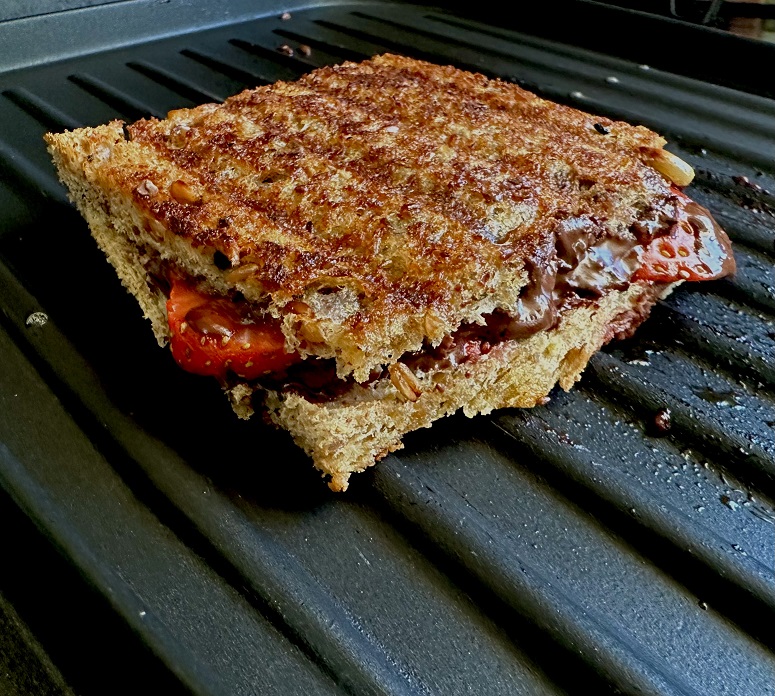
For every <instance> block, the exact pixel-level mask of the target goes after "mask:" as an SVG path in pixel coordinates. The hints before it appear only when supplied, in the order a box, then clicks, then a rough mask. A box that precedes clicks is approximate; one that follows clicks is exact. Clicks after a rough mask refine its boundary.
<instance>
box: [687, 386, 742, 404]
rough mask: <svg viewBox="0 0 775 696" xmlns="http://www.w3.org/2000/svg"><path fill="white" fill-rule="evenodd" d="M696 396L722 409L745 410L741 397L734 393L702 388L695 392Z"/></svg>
mask: <svg viewBox="0 0 775 696" xmlns="http://www.w3.org/2000/svg"><path fill="white" fill-rule="evenodd" d="M693 391H694V393H695V395H696V396H699V397H700V398H701V399H702V400H703V401H707V402H708V403H711V404H714V405H715V406H719V407H721V408H734V409H742V408H745V406H743V405H742V404H741V403H740V397H739V396H738V395H737V394H735V393H734V392H733V391H720V390H716V389H711V388H710V387H702V388H700V389H694V390H693Z"/></svg>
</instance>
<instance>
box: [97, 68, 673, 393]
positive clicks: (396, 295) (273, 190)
mask: <svg viewBox="0 0 775 696" xmlns="http://www.w3.org/2000/svg"><path fill="white" fill-rule="evenodd" d="M595 123H602V124H603V125H605V126H606V128H608V129H609V131H610V133H609V135H606V136H605V137H603V136H601V135H600V134H599V133H598V132H597V131H596V130H595V129H594V124H595ZM129 131H130V133H131V136H132V141H131V142H129V143H120V144H119V145H118V147H117V148H116V150H117V151H124V150H125V151H127V152H129V151H131V152H132V153H134V154H133V155H130V157H132V158H133V159H135V161H136V162H137V163H138V164H139V166H138V167H137V168H136V170H134V171H130V170H128V168H127V167H126V159H125V156H124V155H122V154H120V155H119V156H116V157H114V161H111V162H110V163H109V164H108V165H107V166H108V167H110V168H111V171H110V173H109V175H110V176H111V177H112V178H113V179H114V181H115V182H117V183H118V185H119V186H121V187H124V188H127V189H129V191H131V195H132V197H133V199H134V204H135V205H136V206H138V207H140V208H141V209H144V210H145V211H146V212H147V213H149V214H150V216H151V217H153V218H156V219H158V220H160V221H162V223H163V224H164V226H165V227H166V228H167V229H168V230H169V231H171V232H172V233H173V234H174V235H176V236H177V237H179V238H182V239H186V240H189V241H190V243H191V244H192V245H193V247H194V248H195V249H196V250H200V252H201V253H202V254H203V255H205V256H207V255H209V256H212V254H213V252H214V251H216V250H217V251H219V252H221V253H222V254H224V255H225V256H226V257H227V258H228V259H229V262H230V263H231V265H232V269H230V270H226V271H221V270H219V269H215V268H214V269H213V274H214V276H215V275H217V276H218V278H225V279H226V281H225V282H227V283H228V278H229V275H228V274H229V273H232V274H233V275H232V277H239V285H238V287H239V289H240V290H241V291H243V293H244V294H245V295H246V296H248V297H249V298H251V299H254V300H260V301H263V302H265V303H266V306H267V307H268V310H269V311H270V312H272V313H273V314H274V315H275V316H283V315H284V314H287V312H288V310H287V309H285V308H286V305H287V306H291V305H290V304H289V303H290V302H291V301H293V300H296V301H298V300H303V301H308V303H309V304H310V305H311V306H313V307H316V308H318V312H319V314H318V316H316V317H315V319H316V320H317V321H318V324H321V322H322V324H321V326H318V327H317V328H319V329H320V331H319V332H317V333H319V335H320V338H321V341H320V342H317V343H310V342H309V341H305V340H304V337H303V334H302V332H301V330H300V329H301V327H302V326H304V325H305V323H306V322H307V321H309V319H308V318H307V317H292V318H291V319H289V320H286V321H285V323H284V327H285V330H286V335H287V338H288V341H289V343H290V344H291V346H292V347H294V348H296V349H299V350H301V352H303V353H304V352H307V353H310V354H316V355H323V356H326V357H336V358H337V360H338V364H339V371H340V373H341V374H346V373H348V372H350V371H352V370H354V371H355V376H356V379H365V378H366V376H367V375H368V372H369V371H370V369H371V368H372V367H375V366H376V365H378V364H382V363H386V362H390V361H392V360H395V359H396V358H397V357H398V356H400V355H401V354H402V353H404V352H406V351H410V350H416V349H418V348H419V347H420V346H421V344H422V342H423V340H424V339H425V338H426V337H427V334H426V331H425V327H426V325H427V321H426V317H427V316H429V315H432V316H434V317H435V318H436V319H437V320H438V321H439V322H441V323H442V324H443V325H444V326H445V327H446V329H447V331H451V330H453V329H454V328H455V327H457V326H458V325H459V324H460V323H462V322H464V321H469V322H470V321H476V320H477V319H478V318H480V317H481V315H482V314H486V313H488V312H491V311H493V310H494V309H503V310H504V311H508V310H509V309H510V308H511V307H513V306H514V305H515V303H516V300H517V298H518V295H519V291H520V288H521V287H522V286H523V285H524V283H525V282H526V280H527V278H526V273H525V272H524V262H525V258H526V257H527V256H528V255H529V254H530V253H531V251H532V250H533V249H535V248H538V247H540V246H541V245H542V244H543V243H545V242H546V240H547V239H548V238H549V237H550V236H552V235H554V226H555V224H556V221H557V220H558V219H563V218H564V217H568V216H571V215H581V214H587V215H590V216H592V217H594V218H595V219H596V220H598V221H599V224H600V225H601V228H610V229H614V230H621V229H626V228H627V227H628V226H629V224H630V223H631V222H632V221H633V219H634V218H635V216H636V215H637V214H638V213H639V212H640V211H641V210H643V209H644V208H645V207H647V205H648V204H649V203H650V202H652V201H653V200H654V199H655V198H660V197H663V196H665V195H667V192H668V190H669V189H668V185H667V183H666V182H665V181H664V180H663V179H662V178H661V177H660V176H658V175H657V174H656V173H655V172H654V170H653V169H651V168H650V167H648V166H647V165H646V164H644V162H643V161H642V159H641V157H642V158H643V159H645V154H642V153H645V152H646V151H648V150H650V149H651V150H653V148H658V147H660V146H661V145H662V144H663V142H664V141H663V140H662V139H661V138H660V137H659V136H657V135H656V134H654V133H652V132H650V131H648V130H647V129H645V128H641V127H633V126H629V125H627V124H623V123H614V122H611V121H609V120H607V119H601V118H599V117H593V116H589V115H586V114H583V113H581V112H579V111H576V110H574V109H570V108H567V107H563V106H559V105H557V104H553V103H551V102H547V101H544V100H541V99H539V98H537V97H536V96H534V95H532V94H531V93H529V92H526V91H524V90H522V89H521V88H519V87H517V86H515V85H511V84H508V83H504V82H500V81H495V80H488V79H487V78H485V77H483V76H481V75H474V74H471V73H467V72H462V71H459V70H456V69H454V68H452V67H440V66H435V65H431V64H428V63H423V62H419V61H414V60H411V59H408V58H400V57H396V56H382V57H378V58H375V59H374V60H372V61H367V62H365V63H360V64H353V63H345V64H344V65H340V66H336V67H332V68H323V69H321V70H317V71H315V72H313V73H311V74H309V75H306V76H304V77H302V78H301V79H300V80H299V81H297V82H294V83H282V82H281V83H276V84H274V85H271V86H267V87H261V88H258V89H256V90H250V91H246V92H243V93H241V94H239V95H237V96H235V97H232V98H231V99H229V100H227V101H226V102H225V103H224V104H223V105H212V104H210V105H204V106H201V107H198V108H196V109H190V110H179V111H176V112H172V113H171V114H170V117H169V118H168V119H167V120H164V121H158V120H153V119H152V120H146V121H139V122H138V123H136V124H134V125H133V126H130V127H129ZM143 161H145V162H147V165H146V166H142V164H140V163H142V162H143ZM146 179H148V180H151V181H152V182H153V183H154V184H155V185H156V186H157V187H158V188H159V193H158V195H156V196H149V195H143V194H142V193H141V192H138V191H137V187H138V185H140V184H141V183H142V181H144V180H146ZM178 180H180V181H182V182H184V183H185V184H186V185H187V186H189V187H190V189H191V190H192V191H193V192H194V193H193V194H192V196H191V198H192V200H191V202H185V201H183V202H181V201H180V200H179V198H180V197H178V199H176V198H175V197H174V196H172V195H171V193H170V190H169V182H174V181H178ZM241 268H242V269H243V272H242V273H240V269H241ZM244 269H248V270H247V271H244ZM221 282H224V281H221ZM321 293H323V294H327V295H334V298H330V299H329V301H328V304H327V305H326V302H321V301H320V298H319V297H317V296H318V295H320V294H321ZM313 296H315V300H314V301H311V302H310V301H309V300H310V299H311V298H312V297H313ZM337 297H341V302H337V301H335V300H336V298H337ZM324 305H325V306H328V307H329V309H330V313H329V315H328V316H327V315H326V314H325V311H326V310H325V306H324ZM306 333H309V332H306ZM437 340H440V339H437Z"/></svg>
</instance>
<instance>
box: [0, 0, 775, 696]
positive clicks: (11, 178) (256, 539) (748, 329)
mask: <svg viewBox="0 0 775 696" xmlns="http://www.w3.org/2000/svg"><path fill="white" fill-rule="evenodd" d="M282 44H287V45H288V46H290V47H291V48H293V49H294V55H292V56H289V55H284V54H283V53H280V52H279V51H278V50H277V49H278V47H279V46H280V45H282ZM300 45H306V46H308V47H309V48H310V49H311V52H310V53H309V55H305V53H303V52H300V51H299V50H298V47H299V46H300ZM384 51H392V52H400V53H405V54H408V55H412V56H415V57H418V58H425V59H428V60H431V61H435V62H442V63H444V62H446V63H454V64H455V65H457V66H458V67H461V68H465V69H470V70H477V71H480V72H484V73H485V74H487V75H489V76H498V77H501V78H504V79H508V80H514V81H517V82H519V83H520V84H521V85H523V86H526V87H527V88H529V89H533V90H535V91H538V92H539V93H540V94H541V95H543V96H546V97H548V98H551V99H556V100H558V101H561V102H564V103H568V104H571V105H573V106H577V107H579V108H583V109H586V110H590V111H592V112H597V113H601V114H605V115H606V116H610V117H614V118H623V119H627V120H630V121H633V122H639V123H643V124H645V125H647V126H649V127H651V128H654V129H655V130H657V131H659V132H660V133H662V134H664V135H665V136H666V137H667V138H668V139H669V140H670V143H671V145H670V149H671V150H672V151H674V152H676V153H677V154H679V155H680V156H682V157H684V158H685V159H686V160H688V161H689V162H691V164H692V165H693V166H694V167H695V169H696V171H697V178H696V180H695V183H694V184H693V185H692V187H691V189H690V194H691V195H692V196H693V197H694V198H696V200H698V201H699V202H700V203H702V204H704V205H707V206H708V207H709V208H710V209H711V210H712V211H713V213H714V215H715V216H716V217H717V219H718V220H719V222H720V223H721V224H722V226H723V227H725V229H726V230H727V231H728V232H729V235H730V237H731V238H732V239H733V242H734V244H735V250H736V254H737V259H738V266H739V272H738V274H737V276H736V277H735V278H733V279H729V280H724V281H720V282H716V283H712V284H705V285H697V286H695V287H690V288H681V289H680V290H678V291H677V292H676V293H675V294H674V295H673V296H671V297H670V298H669V299H668V300H667V301H665V302H664V303H662V304H661V305H660V306H659V307H658V308H657V309H655V311H654V312H653V315H652V318H651V319H650V320H649V321H648V323H647V324H645V325H644V326H643V327H642V328H641V329H640V330H639V332H638V334H637V336H636V337H635V338H634V339H632V340H630V341H628V342H624V343H618V344H614V345H611V346H609V347H608V348H607V349H606V350H605V351H604V352H602V353H601V354H599V355H597V356H596V357H595V358H594V359H593V360H592V362H591V364H590V366H589V368H588V370H587V373H586V375H585V377H584V379H583V380H582V382H581V383H580V384H579V385H578V387H577V388H576V389H574V390H573V391H572V392H571V393H568V394H566V393H562V392H558V393H556V394H554V395H553V398H552V401H551V402H550V403H549V404H548V405H547V406H545V407H540V408H535V409H531V410H524V411H516V410H512V411H502V412H498V413H495V414H493V415H492V416H490V417H480V418H477V419H474V420H470V421H469V420H467V419H465V418H464V417H462V416H456V417H453V418H448V419H446V420H445V421H442V422H439V423H437V424H436V425H434V427H433V428H432V429H430V430H428V431H423V432H418V433H414V434H412V435H411V436H410V437H407V438H406V449H405V450H403V451H402V452H400V453H398V456H390V457H389V458H388V459H386V460H385V461H384V462H383V463H381V464H380V465H379V466H378V467H376V468H375V469H374V470H373V471H370V472H369V473H367V474H365V475H362V476H359V477H357V478H356V479H354V480H353V482H352V486H351V490H350V492H348V493H347V494H345V495H339V496H335V495H332V494H330V493H329V492H328V491H327V489H326V488H325V487H324V485H323V483H322V482H321V481H320V480H319V478H318V477H317V475H316V473H315V472H314V470H313V469H312V467H311V465H310V464H309V462H307V461H306V460H305V459H304V457H303V456H302V455H301V454H300V453H299V452H298V451H297V450H296V449H295V448H294V447H293V446H292V445H291V444H290V442H289V440H288V439H287V438H286V436H285V435H284V434H281V433H276V432H274V431H271V430H270V429H268V428H267V427H266V426H264V425H262V424H261V423H259V422H258V419H254V421H252V422H250V423H247V424H246V423H243V422H240V421H237V419H235V418H234V417H233V416H232V414H231V412H230V410H229V408H228V405H227V403H226V402H225V400H224V399H223V397H222V396H221V395H220V393H219V389H218V387H217V385H215V384H210V382H209V381H207V380H202V379H199V378H196V377H193V376H191V375H187V374H185V373H183V372H182V371H180V370H178V369H177V368H176V367H175V366H174V364H173V362H172V360H171V358H170V356H169V355H168V353H167V352H165V351H161V350H158V348H156V346H155V344H154V341H153V340H152V338H151V332H150V330H149V327H148V326H147V325H146V323H145V322H144V321H143V320H142V319H141V317H140V316H139V312H138V310H137V308H136V306H135V305H134V303H133V301H132V299H131V298H130V297H128V296H127V295H126V293H125V292H124V291H123V290H122V288H121V287H120V285H119V283H118V281H117V280H116V278H115V276H114V274H113V272H112V270H111V269H110V268H109V267H108V266H107V265H106V264H105V262H104V260H103V259H102V257H101V254H100V253H99V251H98V250H97V249H96V248H95V246H94V244H93V242H92V240H91V238H90V237H89V235H88V233H87V231H86V227H85V224H84V223H83V221H82V220H81V219H80V217H79V216H78V215H77V214H76V213H75V211H74V210H73V208H72V207H71V206H70V205H69V204H68V202H67V200H66V196H65V194H64V191H63V189H62V187H61V186H60V185H59V183H58V182H57V180H56V176H55V173H54V171H53V168H52V166H51V164H50V162H49V159H48V156H47V155H46V152H45V150H44V147H43V143H42V140H41V135H42V133H43V132H45V131H46V130H62V129H65V128H73V127H76V126H80V125H87V124H89V125H94V124H98V123H101V122H105V121H107V120H109V119H111V118H115V117H119V118H123V119H126V120H134V119H137V118H139V117H142V116H147V115H154V116H159V117H163V116H164V114H165V113H166V112H167V111H168V110H170V109H173V108H179V107H186V106H192V105H194V104H197V103H201V102H204V101H211V100H222V99H224V98H226V97H227V96H229V95H230V94H233V93H236V92H237V91H239V90H241V89H242V88H244V87H245V86H255V85H258V84H266V83H269V82H272V81H274V80H278V79H294V78H296V77H297V76H298V75H300V74H301V73H303V72H304V71H307V70H310V69H312V68H314V67H316V66H320V65H325V64H330V63H334V62H338V61H341V60H345V59H347V60H360V59H363V58H366V57H369V56H371V55H373V54H375V53H379V52H384ZM0 86H1V87H2V95H1V96H0V172H1V173H2V185H0V215H1V216H2V220H3V224H2V227H1V228H0V310H1V313H0V346H2V366H0V484H2V486H3V487H4V488H5V490H6V491H7V492H8V493H9V494H10V495H11V497H12V498H13V499H14V500H15V501H16V502H17V504H18V505H19V506H20V507H21V508H22V509H23V510H24V511H25V512H26V513H27V514H28V515H29V516H30V517H31V518H32V519H33V520H34V521H35V523H36V524H37V525H38V527H40V528H41V529H42V530H43V531H44V532H45V533H46V534H47V536H49V537H50V538H52V539H53V541H54V542H55V544H56V545H57V546H58V547H59V548H60V549H61V550H62V551H63V552H64V553H65V554H66V556H67V557H68V558H69V559H70V560H71V561H72V563H73V564H74V565H75V566H76V567H77V568H78V569H79V571H80V572H81V573H82V574H83V575H84V576H85V577H86V578H87V579H88V581H89V582H90V583H92V584H94V585H96V586H97V588H98V589H99V590H100V591H101V592H103V593H104V594H105V596H106V597H107V598H108V601H109V602H110V604H111V605H112V606H113V607H114V609H115V610H116V611H117V612H118V613H119V614H120V615H121V616H122V617H123V618H124V620H125V621H126V622H127V623H128V624H129V625H130V626H131V627H132V628H133V630H134V631H136V632H137V633H138V634H139V635H140V636H141V638H142V640H143V641H144V642H146V643H147V644H148V645H149V647H150V648H151V650H152V651H153V652H154V653H155V654H156V655H157V656H158V657H160V659H161V660H162V661H163V662H164V664H165V665H167V667H168V669H169V670H170V672H171V673H172V674H173V675H174V677H175V678H177V679H179V680H180V681H181V682H182V683H183V684H185V685H186V686H187V687H189V688H191V689H192V690H193V691H195V692H197V693H203V694H220V693H223V694H227V693H228V694H248V693H277V694H309V693H314V694H326V693H358V694H391V695H394V694H395V695H397V694H407V695H409V694H445V695H447V694H512V695H513V694H531V695H532V694H559V693H576V692H579V690H580V689H581V687H582V686H583V687H584V688H585V689H592V690H593V691H592V692H594V693H601V694H603V693H624V694H665V695H667V694H670V695H675V696H679V695H680V696H689V695H693V696H694V695H697V696H699V695H706V694H714V695H715V694H718V695H722V694H729V695H730V696H732V695H734V696H748V695H750V696H759V695H762V694H769V693H772V689H773V685H774V684H775V655H773V653H772V651H771V650H770V649H768V648H767V647H766V646H768V645H772V644H773V643H775V628H774V627H775V574H774V572H773V564H774V561H775V527H774V526H773V524H774V523H775V510H774V509H773V503H772V495H773V486H774V485H775V265H774V264H775V101H773V100H770V99H767V98H764V97H761V96H755V95H752V94H750V93H745V92H738V91H735V90H733V89H730V88H726V87H718V86H714V85H711V84H708V83H705V82H700V81H696V80H692V79H689V78H685V77H680V76H678V75H674V74H669V73H665V72H660V71H658V70H654V69H647V68H646V67H644V66H638V65H634V64H630V63H627V62H625V61H622V60H618V59H614V58H610V57H606V56H604V55H602V54H598V53H591V52H589V51H585V50H581V49H575V48H572V47H570V46H567V45H560V44H554V43H551V42H549V41H546V40H541V39H537V38H533V37H530V36H526V35H520V34H517V33H514V32H512V31H507V30H505V29H501V28H498V27H496V26H489V25H482V24H477V23H474V22H471V21H468V20H465V19H461V18H457V17H454V16H452V15H450V14H445V13H443V12H441V11H437V10H431V9H427V8H421V7H417V6H411V5H394V4H391V3H387V2H385V3H378V4H360V5H328V6H325V7H320V8H313V9H307V10H304V11H299V12H294V13H293V17H292V19H290V20H287V21H283V20H281V19H280V18H279V17H277V16H273V17H270V18H265V19H258V20H255V21H250V22H246V23H240V24H233V25H230V26H224V27H219V28H216V29H208V30H206V31H201V32H198V33H194V34H190V33H188V34H185V35H181V36H175V37H171V38H166V39H164V40H161V41H156V42H153V43H147V44H143V45H136V46H130V47H128V48H123V49H119V50H113V51H110V52H104V53H98V54H93V55H89V56H85V57H80V58H72V59H68V60H66V61H62V62H55V63H50V64H45V65H38V66H35V67H32V68H26V69H23V70H17V71H14V72H8V73H6V74H4V75H2V76H0ZM33 311H44V312H46V313H47V315H48V316H49V322H48V323H47V324H46V325H45V326H42V327H37V328H36V327H28V326H26V324H25V320H26V318H27V316H28V315H29V314H30V313H31V312H33ZM116 337H120V338H116ZM662 408H668V409H669V410H670V413H671V423H672V428H671V429H670V431H669V433H667V434H666V435H664V434H662V436H660V437H657V435H658V434H659V433H657V432H656V431H655V427H654V415H655V413H656V412H657V411H658V410H659V409H662Z"/></svg>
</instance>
